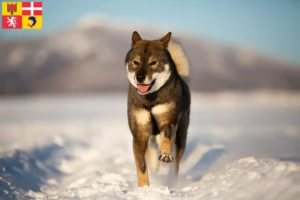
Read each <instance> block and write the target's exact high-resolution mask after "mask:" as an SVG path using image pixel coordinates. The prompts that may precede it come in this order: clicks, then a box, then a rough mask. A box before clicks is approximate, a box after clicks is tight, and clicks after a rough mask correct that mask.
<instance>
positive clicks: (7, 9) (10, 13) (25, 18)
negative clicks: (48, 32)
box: [2, 2, 43, 29]
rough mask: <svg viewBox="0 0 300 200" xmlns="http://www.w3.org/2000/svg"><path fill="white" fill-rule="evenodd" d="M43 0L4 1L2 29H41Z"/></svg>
mask: <svg viewBox="0 0 300 200" xmlns="http://www.w3.org/2000/svg"><path fill="white" fill-rule="evenodd" d="M42 7H43V3H42V2H2V29H41V28H42V27H43V8H42Z"/></svg>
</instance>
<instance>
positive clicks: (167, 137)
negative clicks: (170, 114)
mask: <svg viewBox="0 0 300 200" xmlns="http://www.w3.org/2000/svg"><path fill="white" fill-rule="evenodd" d="M175 137H176V129H175V126H174V125H165V126H164V127H162V129H161V132H160V134H159V135H158V136H157V139H158V144H159V148H160V155H159V157H158V159H159V160H160V161H163V162H166V163H169V162H173V160H174V159H173V156H172V148H173V144H174V139H175Z"/></svg>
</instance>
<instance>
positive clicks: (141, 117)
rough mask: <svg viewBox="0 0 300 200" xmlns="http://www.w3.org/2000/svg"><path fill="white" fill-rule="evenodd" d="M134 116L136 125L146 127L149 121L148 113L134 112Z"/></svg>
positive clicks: (144, 111) (141, 110) (142, 110)
mask: <svg viewBox="0 0 300 200" xmlns="http://www.w3.org/2000/svg"><path fill="white" fill-rule="evenodd" d="M134 114H135V118H136V121H137V123H138V124H139V125H141V126H144V125H147V124H148V123H149V122H150V120H151V116H150V112H148V111H147V110H144V109H140V110H136V111H135V113H134Z"/></svg>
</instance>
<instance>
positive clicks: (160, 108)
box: [150, 102, 175, 117]
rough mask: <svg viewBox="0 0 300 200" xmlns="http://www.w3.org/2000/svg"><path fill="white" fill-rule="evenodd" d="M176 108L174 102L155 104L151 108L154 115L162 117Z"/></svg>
mask: <svg viewBox="0 0 300 200" xmlns="http://www.w3.org/2000/svg"><path fill="white" fill-rule="evenodd" d="M174 108H175V104H174V103H173V102H169V103H162V104H158V105H155V106H153V107H152V108H151V110H150V112H151V114H152V115H153V116H154V117H160V116H165V115H169V114H171V112H172V110H173V109H174Z"/></svg>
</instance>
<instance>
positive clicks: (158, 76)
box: [149, 64, 171, 93]
mask: <svg viewBox="0 0 300 200" xmlns="http://www.w3.org/2000/svg"><path fill="white" fill-rule="evenodd" d="M170 75H171V71H170V65H169V64H165V70H164V71H163V72H160V73H154V74H153V75H152V80H154V79H155V83H154V85H153V86H152V87H151V90H150V91H149V93H151V92H156V91H157V90H159V89H160V88H161V87H162V86H163V85H164V84H165V83H166V82H167V80H168V79H169V77H170Z"/></svg>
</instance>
